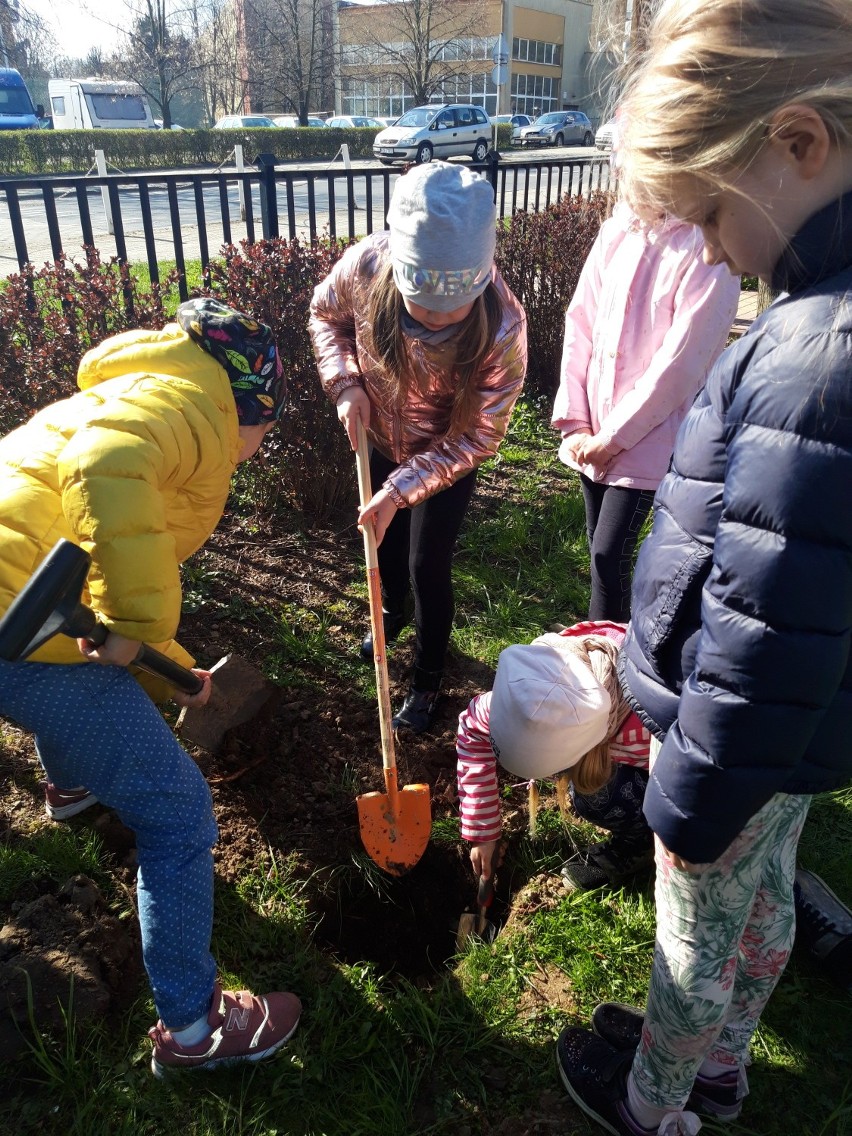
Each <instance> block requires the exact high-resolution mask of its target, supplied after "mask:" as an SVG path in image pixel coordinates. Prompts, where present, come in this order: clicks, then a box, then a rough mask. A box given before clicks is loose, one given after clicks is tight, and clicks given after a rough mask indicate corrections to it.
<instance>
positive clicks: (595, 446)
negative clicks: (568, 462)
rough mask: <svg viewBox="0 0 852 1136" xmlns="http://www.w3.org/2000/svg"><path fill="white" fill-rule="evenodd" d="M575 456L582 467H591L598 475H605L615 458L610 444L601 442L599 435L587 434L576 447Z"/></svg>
mask: <svg viewBox="0 0 852 1136" xmlns="http://www.w3.org/2000/svg"><path fill="white" fill-rule="evenodd" d="M574 455H575V457H576V459H577V461H578V462H579V463H580V464H581V465H590V466H592V467H593V468H594V469H595V470H597V472H598V473H605V472H606V468H607V466H608V465H609V463H610V462H611V461H612V459H613V457H614V456H615V455H614V454H613V452H612V449H611V448H610V444H609V443H604V442H601V440H600V439H599V438H598V436H597V435H594V436H591V435H589V434H586V435H584V436H583V439H582V441H581V442H580V444H579V445H578V446H577V447H576V449H575V451H574Z"/></svg>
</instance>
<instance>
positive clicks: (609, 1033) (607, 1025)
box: [592, 1002, 748, 1120]
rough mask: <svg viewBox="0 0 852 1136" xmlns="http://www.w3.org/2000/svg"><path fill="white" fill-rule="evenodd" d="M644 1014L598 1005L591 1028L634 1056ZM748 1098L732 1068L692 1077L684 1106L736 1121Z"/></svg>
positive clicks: (740, 1077)
mask: <svg viewBox="0 0 852 1136" xmlns="http://www.w3.org/2000/svg"><path fill="white" fill-rule="evenodd" d="M644 1022H645V1015H644V1013H643V1012H642V1011H641V1010H640V1009H639V1008H638V1007H637V1006H626V1005H625V1004H624V1003H623V1002H601V1004H600V1005H599V1006H595V1009H594V1013H593V1014H592V1029H593V1030H594V1031H595V1033H596V1034H597V1035H598V1037H600V1038H603V1040H604V1041H605V1042H607V1044H608V1045H611V1046H612V1048H613V1049H616V1050H618V1051H620V1052H622V1053H627V1052H629V1053H633V1052H634V1051H635V1049H636V1047H637V1046H638V1044H639V1042H640V1041H641V1039H642V1026H643V1025H644ZM747 1095H748V1081H747V1080H746V1073H745V1069H742V1068H738V1069H731V1071H730V1072H729V1073H723V1074H722V1075H721V1076H719V1077H704V1076H702V1075H701V1074H700V1073H699V1074H698V1076H697V1077H696V1078H695V1084H694V1085H693V1087H692V1093H691V1094H690V1097H689V1100H688V1101H687V1105H688V1107H689V1108H691V1109H693V1110H694V1111H695V1112H700V1113H703V1114H705V1115H707V1116H714V1117H715V1118H716V1119H717V1120H736V1119H737V1117H738V1116H739V1115H740V1113H741V1112H742V1110H743V1101H744V1100H745V1098H746V1096H747Z"/></svg>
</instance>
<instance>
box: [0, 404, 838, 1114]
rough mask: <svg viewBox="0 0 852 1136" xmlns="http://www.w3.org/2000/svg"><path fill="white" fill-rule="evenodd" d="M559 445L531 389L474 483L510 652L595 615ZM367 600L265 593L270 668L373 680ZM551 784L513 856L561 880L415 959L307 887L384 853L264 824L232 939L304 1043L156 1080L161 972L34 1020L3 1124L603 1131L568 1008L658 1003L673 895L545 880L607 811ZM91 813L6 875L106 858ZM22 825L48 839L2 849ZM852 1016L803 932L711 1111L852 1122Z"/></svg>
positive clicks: (221, 928)
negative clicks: (413, 973) (480, 932)
mask: <svg viewBox="0 0 852 1136" xmlns="http://www.w3.org/2000/svg"><path fill="white" fill-rule="evenodd" d="M555 453H556V445H555V437H554V435H553V433H552V432H551V431H550V430H549V428H548V427H547V424H546V422H544V421H543V420H542V417H541V415H540V414H539V413H538V412H537V411H536V410H535V408H530V407H529V406H527V405H522V406H521V407H520V408H519V411H518V413H517V414H516V415H515V417H514V419H513V424H512V428H511V431H510V436H509V439H508V444H507V447H506V448H505V449H504V450H503V451H502V452H501V457H500V458H499V459H498V462H497V463H495V464H493V465H492V466H491V467H490V468H486V469H484V470H483V471H482V474H481V483H480V492H479V493H478V494H477V495H476V496H475V497H474V503H473V507H472V512H471V517H470V520H469V523H468V524H467V525H466V527H465V531H464V534H463V537H462V541H461V547H460V550H459V553H458V556H457V560H456V570H455V581H456V591H457V602H458V614H457V617H456V630H455V632H454V640H453V641H454V646H455V648H456V649H457V650H463V651H465V652H466V653H468V654H470V655H472V656H473V657H475V658H477V659H479V660H482V661H483V662H485V663H489V664H491V665H493V664H494V663H496V660H497V656H498V654H499V651H500V650H501V649H502V648H503V647H505V646H506V645H508V644H509V643H512V642H519V641H522V640H529V639H531V638H533V637H534V636H535V635H538V634H540V633H541V632H542V631H543V630H544V629H545V628H546V627H547V625H548V623H550V622H553V621H558V622H562V623H566V624H567V623H570V622H573V621H574V620H575V619H577V618H578V617H580V616H582V614H583V613H584V612H585V610H586V605H587V602H588V554H587V551H586V544H585V528H584V514H583V506H582V499H581V495H580V493H579V490H578V489H577V487H576V483H575V480H574V479H573V478H571V477H568V476H567V475H565V474H564V472H563V471H562V469H561V468H560V467H558V466H557V463H556V457H555ZM500 463H502V471H505V470H506V469H507V468H510V469H511V471H512V475H511V476H512V484H513V487H514V489H515V492H513V494H512V500H511V501H508V500H506V499H505V497H501V495H500V494H498V493H494V494H490V493H489V489H490V488H491V479H493V478H494V476H495V470H496V469H498V468H500ZM502 471H501V472H502ZM196 559H197V558H196ZM212 571H213V570H212V569H211V567H210V565H209V564H207V563H206V562H205V561H204V559H203V558H202V559H201V560H200V561H199V562H198V563H197V564H196V565H194V566H193V569H192V571H191V572H190V574H189V575H188V576H187V577H186V581H187V585H188V589H187V590H188V592H189V593H190V594H193V595H195V596H196V599H197V602H199V603H200V604H208V605H211V606H212V605H215V603H217V602H222V601H217V600H216V595H217V594H218V591H219V586H218V585H219V583H220V581H219V580H218V579H217V578H215V577H213V576H212ZM364 600H365V590H364V583H363V573H354V574H353V583H352V586H351V589H350V591H349V593H347V595H345V596H343V597H336V598H335V599H334V600H333V602H330V603H329V604H328V605H327V606H326V607H324V608H322V609H320V610H315V609H313V608H311V607H309V606H306V605H304V606H303V605H289V606H282V607H280V608H277V609H276V608H275V607H274V605H273V604H272V603H270V602H269V601H267V600H264V601H263V603H258V605H257V608H256V609H255V610H256V614H259V615H262V617H263V618H264V619H272V620H275V621H276V644H277V646H276V649H275V651H274V652H273V653H272V654H271V655H270V656H269V657H268V658H267V659H266V661H265V665H266V667H267V671H268V673H269V674H270V676H271V677H273V678H275V679H276V680H277V681H279V682H282V683H290V684H295V683H302V684H310V683H317V682H318V681H319V678H318V677H317V676H320V675H322V673H323V671H324V670H325V669H330V668H333V669H334V670H335V672H336V673H337V674H338V675H339V674H341V673H342V674H343V675H345V677H346V681H347V682H348V683H349V684H350V685H351V688H352V689H353V690H354V691H357V692H358V693H359V694H362V695H363V697H364V698H365V699H369V700H370V702H371V703H373V702H374V701H375V690H374V686H373V684H374V675H373V672H372V670H371V668H368V667H364V666H363V665H362V664H361V663H360V662H359V661H358V659H357V656H356V655H355V654H354V652H352V650H351V643H349V644H348V646H347V648H346V650H343V649H341V648H340V647H339V642H340V638H339V631H338V630H336V628H338V627H339V626H340V625H341V624H344V625H351V624H352V622H353V613H354V612H355V611H356V607H357V611H358V612H360V613H361V614H363V613H364V612H365V606H364ZM247 618H251V616H250V615H249V614H248V613H247ZM0 737H2V734H0ZM336 777H337V782H336V784H335V786H334V788H335V790H336V791H339V792H342V793H346V794H347V795H350V796H351V795H354V794H355V793H357V792H358V791H359V790H360V789H361V788H362V786H360V785H359V784H357V783H356V781H357V779H356V778H354V777H353V775H352V770H351V768H350V767H348V766H347V765H346V764H345V763H341V765H340V769H339V771H338V772H337V774H336ZM524 792H525V788H524V787H523V786H519V787H514V788H509V789H507V795H506V799H505V804H506V806H507V808H508V807H515V806H522V805H523V796H524ZM542 795H543V803H542V807H541V809H540V812H539V817H538V827H537V832H536V835H535V836H534V837H530V836H528V835H523V836H519V837H517V838H516V841H515V843H514V844H513V846H512V850H511V860H510V862H508V863H507V865H506V868H505V871H506V872H508V873H511V877H512V883H513V887H515V886H518V887H520V886H521V885H526V884H528V885H529V886H528V887H527V888H525V892H524V894H527V893H529V894H530V895H532V894H533V893H537V892H540V893H541V894H540V895H539V897H538V898H537V899H531V900H530V902H529V904H528V905H527V906H525V907H524V908H523V909H521V910H518V911H517V912H516V913H515V915H514V917H513V920H512V924H511V926H510V927H507V928H506V929H505V930H504V931H503V932H502V933H501V934H500V936H498V938H497V939H496V941H495V942H494V943H493V944H491V945H485V944H482V943H478V942H475V941H474V942H471V943H470V944H469V945H468V946H467V947H466V948H465V950H464V951H463V952H462V953H461V954H460V955H459V956H458V957H457V958H456V960H455V961H454V963H453V964H452V966H450V967H449V968H448V969H446V970H444V971H442V972H441V973H436V974H433V975H431V976H423V978H422V979H421V980H419V981H417V982H409V981H399V980H394V979H392V978H391V977H390V976H387V975H383V974H379V973H377V972H376V968H375V967H374V966H373V965H372V964H371V963H370V962H369V961H368V960H363V961H361V962H358V963H356V964H352V963H350V964H346V963H343V962H341V961H340V960H339V959H338V958H336V957H335V955H334V953H333V951H332V950H330V949H329V948H328V946H327V945H324V946H322V945H319V941H318V936H317V934H316V918H317V917H316V916H315V915H314V914H312V912H311V908H310V906H309V904H308V903H307V895H308V892H309V890H312V891H313V894H314V896H317V895H318V896H319V897H320V898H321V899H322V900H323V902H324V903H327V904H328V905H329V906H330V907H331V909H332V910H334V908H335V906H336V907H337V908H338V910H339V911H342V910H346V911H347V912H348V913H349V914H348V916H347V917H348V918H357V911H358V902H357V901H358V897H359V896H363V897H365V899H366V898H370V899H374V898H376V897H378V898H379V899H380V900H381V901H382V902H385V901H387V902H391V890H390V888H389V884H388V879H387V877H386V876H384V875H383V873H382V872H381V871H380V870H379V869H378V868H377V867H376V865H375V864H374V863H373V862H372V860H370V859H369V857H367V856H366V854H357V855H355V856H353V858H352V861H351V863H348V864H346V865H339V866H337V867H335V868H334V869H333V870H329V871H327V872H324V873H323V874H322V878H318V877H314V878H311V879H310V880H305V879H304V878H303V877H302V876H300V875H299V873H298V870H297V863H296V862H295V861H294V860H291V859H290V858H289V857H288V856H286V855H282V854H281V852H280V851H279V850H277V849H270V848H263V847H262V846H261V847H260V848H259V851H258V852H257V854H256V855H255V856H254V858H253V862H252V863H247V864H246V865H245V870H244V872H243V873H242V875H241V876H240V877H239V878H238V879H237V880H236V881H233V882H228V881H223V880H221V879H220V880H218V881H217V890H216V919H215V924H214V943H213V949H214V953H215V954H216V957H217V958H218V959H219V961H220V964H221V967H222V970H223V972H224V975H225V977H226V979H227V981H229V982H232V983H233V984H234V985H236V986H238V987H242V986H251V987H253V988H254V989H256V990H263V989H275V988H279V989H280V988H283V989H293V990H295V991H297V992H298V994H299V995H300V997H302V999H303V1002H304V1014H303V1020H302V1025H301V1027H300V1029H299V1032H298V1033H297V1034H296V1036H295V1038H294V1039H293V1041H292V1042H291V1043H290V1044H289V1045H288V1046H287V1048H286V1049H285V1050H284V1051H283V1052H281V1053H280V1054H279V1055H278V1056H277V1057H276V1058H274V1059H273V1060H272V1061H270V1062H268V1063H265V1064H263V1063H261V1064H258V1065H256V1066H251V1067H235V1068H233V1069H229V1070H219V1071H217V1072H214V1073H209V1074H207V1073H196V1074H193V1075H186V1076H183V1077H178V1078H175V1079H173V1080H170V1081H168V1082H165V1083H159V1082H156V1081H154V1080H153V1079H152V1078H151V1076H150V1073H149V1071H148V1061H149V1057H150V1045H149V1043H148V1042H147V1040H146V1039H145V1031H146V1029H147V1028H148V1027H149V1026H150V1024H151V1023H152V1021H153V1020H154V1009H153V1005H152V1003H151V1000H150V998H149V996H148V995H147V994H146V995H145V996H143V997H141V998H140V999H139V1001H138V1002H137V1003H136V1004H135V1005H134V1006H133V1007H132V1009H131V1010H130V1012H129V1013H128V1015H127V1017H126V1018H125V1019H124V1020H122V1021H119V1022H110V1023H107V1024H104V1025H97V1026H87V1027H86V1029H85V1031H84V1032H82V1033H71V1034H69V1035H64V1036H60V1037H59V1038H57V1039H44V1038H43V1039H40V1040H36V1041H35V1042H34V1045H35V1046H36V1049H35V1051H34V1052H33V1053H32V1054H31V1055H30V1057H29V1058H28V1059H26V1060H25V1061H22V1062H21V1063H20V1064H19V1065H18V1066H17V1067H16V1068H15V1069H14V1070H12V1071H11V1075H8V1076H7V1078H6V1085H5V1094H4V1095H3V1096H2V1097H0V1118H2V1120H3V1121H4V1126H3V1131H8V1132H10V1133H14V1134H15V1136H29V1134H30V1133H32V1134H35V1133H39V1134H40V1136H42V1134H43V1136H54V1134H56V1136H59V1134H62V1136H66V1134H71V1136H125V1134H126V1136H131V1134H133V1136H162V1133H164V1132H183V1133H186V1134H188V1136H223V1134H225V1136H496V1134H497V1133H498V1132H499V1133H508V1132H519V1133H520V1132H529V1133H531V1134H532V1133H544V1132H551V1131H559V1132H560V1136H589V1134H590V1133H591V1132H592V1126H591V1125H590V1124H589V1123H588V1122H587V1121H586V1120H585V1119H583V1118H582V1117H581V1116H580V1115H579V1113H577V1112H576V1110H572V1109H570V1108H567V1107H566V1109H565V1111H564V1114H563V1113H562V1112H560V1113H559V1123H558V1126H557V1123H556V1122H555V1121H554V1119H553V1117H554V1115H556V1114H555V1106H554V1105H553V1103H552V1102H553V1100H556V1101H557V1102H558V1101H560V1100H561V1099H562V1097H563V1093H562V1089H561V1086H560V1085H559V1082H558V1078H557V1076H556V1074H555V1071H554V1068H553V1044H554V1040H555V1038H556V1036H557V1035H558V1033H559V1031H560V1030H561V1029H562V1028H563V1027H564V1026H565V1025H572V1024H574V1025H576V1024H583V1025H584V1024H587V1023H588V1021H589V1018H590V1016H591V1012H592V1010H593V1008H594V1006H595V1004H596V1003H597V1002H598V1001H600V1000H605V999H606V1000H610V999H616V1000H619V1001H624V1002H629V1003H635V1004H638V1005H642V1004H643V1003H644V999H645V996H646V993H647V986H648V975H649V972H650V967H651V959H652V954H653V938H654V904H653V895H652V893H651V890H650V888H648V887H636V888H632V889H627V888H625V889H623V890H620V891H616V892H605V891H603V890H602V891H598V892H592V893H588V894H582V893H568V892H564V891H562V890H561V889H559V888H558V887H557V888H556V889H553V888H551V889H550V891H549V892H547V894H546V895H545V889H544V887H543V886H542V887H540V886H539V885H541V884H543V882H546V881H547V880H548V878H550V877H552V875H553V874H554V873H555V872H556V871H557V870H558V867H559V864H560V862H561V861H562V860H563V859H564V858H565V857H566V856H567V855H568V854H570V852H571V850H572V847H573V846H574V845H575V844H583V843H587V842H588V841H589V840H591V839H595V838H596V832H595V830H594V829H592V828H591V826H588V825H584V824H583V823H581V822H572V823H570V824H568V825H566V824H565V823H564V822H563V820H562V819H561V817H560V815H559V812H558V810H557V809H556V808H555V806H554V804H553V800H552V796H551V794H550V790H549V787H547V786H542ZM89 836H90V834H89V833H88V832H86V831H85V830H77V831H72V830H71V829H70V828H67V827H65V826H56V827H55V828H54V827H51V829H50V830H45V832H44V833H42V832H41V830H39V832H37V833H35V834H32V838H30V834H28V835H27V840H26V842H24V841H19V842H18V844H20V849H19V848H18V847H17V845H15V847H14V848H13V847H12V844H11V843H7V845H6V846H5V847H4V846H0V889H2V888H4V887H5V888H6V889H7V894H10V893H11V894H16V892H15V889H16V888H21V887H23V888H24V889H25V888H26V886H27V881H28V880H30V881H32V880H34V879H35V878H36V877H37V876H38V875H39V873H41V874H42V877H43V876H44V875H46V876H47V878H50V879H54V878H55V879H57V880H60V879H64V878H66V876H67V874H72V873H73V872H74V871H85V872H86V873H87V874H89V875H92V876H94V878H95V879H97V880H99V882H100V881H101V880H104V879H106V880H107V881H108V880H109V865H108V864H105V863H104V862H103V859H102V854H101V852H100V849H99V848H98V846H97V845H96V844H95V843H93V844H92V845H91V846H90V845H88V844H87V840H88V839H89ZM433 839H434V840H436V841H439V842H442V843H443V842H452V843H456V842H457V841H458V825H457V822H456V821H454V820H445V819H441V820H440V821H436V823H435V825H434V829H433ZM850 845H852V789H846V790H842V791H840V792H837V793H834V794H829V795H826V796H823V797H820V798H818V799H816V800H815V801H814V802H813V805H812V808H811V815H810V818H809V820H808V822H807V824H806V826H805V831H804V835H803V838H802V843H801V849H800V863H801V864H802V865H803V866H805V867H808V868H812V869H814V870H815V871H817V872H819V873H820V874H821V875H823V876H824V877H825V879H826V880H827V881H828V882H829V884H830V885H831V886H832V887H834V888H835V889H836V890H837V891H838V893H839V894H840V895H841V896H844V897H846V898H848V897H849V879H850V872H849V866H850V857H849V848H850ZM10 849H11V850H12V851H14V852H18V851H25V852H26V853H27V856H29V857H30V859H26V858H24V859H20V860H18V861H17V865H16V861H15V860H14V858H12V857H11V856H10V857H8V858H7V859H6V860H4V859H3V854H4V853H6V852H7V851H9V850H10ZM72 852H73V855H72V854H71V853H72ZM75 857H76V858H75ZM7 871H8V874H4V873H6V872H7ZM33 873H36V875H35V876H34V875H33ZM401 917H402V916H401ZM553 979H558V980H559V981H560V982H562V983H564V985H565V987H566V989H567V991H568V996H567V997H566V998H565V999H564V1000H559V999H556V998H554V997H552V995H551V990H552V985H551V981H552V980H553ZM848 1017H849V1001H848V997H846V996H845V995H843V994H842V993H841V992H840V991H838V990H837V988H836V987H834V986H832V985H831V984H830V983H829V982H828V981H827V980H826V979H825V978H824V977H823V976H822V975H821V974H820V973H819V970H818V968H817V967H816V966H815V965H814V964H813V963H812V961H811V960H810V959H809V957H807V956H805V955H803V954H801V953H800V952H795V953H794V956H793V960H792V962H791V964H790V966H789V967H788V970H787V972H786V973H785V975H784V977H783V978H782V980H781V983H780V985H779V987H778V989H777V991H776V992H775V995H774V997H773V999H772V1000H771V1002H770V1004H769V1007H768V1010H767V1012H766V1014H765V1016H764V1018H763V1021H762V1022H761V1025H760V1028H759V1030H758V1032H757V1034H756V1036H755V1039H754V1045H753V1056H754V1065H753V1067H752V1070H751V1088H752V1093H751V1096H750V1097H749V1100H748V1103H747V1106H746V1109H745V1111H744V1114H743V1118H742V1120H741V1121H738V1122H735V1123H732V1124H727V1125H725V1126H724V1128H723V1127H722V1126H720V1125H715V1124H713V1123H710V1122H708V1123H706V1124H705V1126H704V1131H706V1132H707V1133H708V1134H714V1133H717V1134H719V1136H721V1134H722V1133H726V1134H727V1136H852V1088H851V1087H850V1084H852V1077H850V1072H849V1070H850V1068H852V1035H850V1031H849V1029H848ZM39 1046H41V1048H40V1049H39V1048H38V1047H39ZM542 1101H550V1102H551V1103H550V1104H549V1105H547V1107H545V1106H543V1105H542ZM539 1119H540V1123H539Z"/></svg>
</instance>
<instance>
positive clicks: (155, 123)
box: [154, 118, 184, 130]
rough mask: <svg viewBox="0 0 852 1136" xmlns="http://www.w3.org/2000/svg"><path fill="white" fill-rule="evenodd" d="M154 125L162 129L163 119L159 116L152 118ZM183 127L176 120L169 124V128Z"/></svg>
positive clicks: (181, 128)
mask: <svg viewBox="0 0 852 1136" xmlns="http://www.w3.org/2000/svg"><path fill="white" fill-rule="evenodd" d="M154 125H155V126H156V127H157V129H158V130H162V129H163V120H162V119H161V118H155V119H154ZM183 129H184V127H183V126H179V125H178V124H177V123H176V122H173V123H172V124H171V126H170V127H169V130H183Z"/></svg>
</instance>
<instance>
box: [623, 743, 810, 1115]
mask: <svg viewBox="0 0 852 1136" xmlns="http://www.w3.org/2000/svg"><path fill="white" fill-rule="evenodd" d="M658 752H659V743H658V742H657V743H655V742H654V741H652V743H651V762H652V763H653V761H654V758H655V757H656V754H657V753H658ZM810 801H811V798H810V797H806V796H791V795H789V794H785V793H778V794H776V795H775V796H774V797H772V799H771V800H769V801H768V802H767V803H766V804H765V805H764V806H763V808H762V809H761V810H760V811H759V812H758V813H756V814H755V815H754V816H753V817H752V818H751V820H750V821H749V823H748V824H747V825H746V827H745V828H744V829H743V830H742V832H741V833H740V834H739V836H738V837H737V838H736V839H735V840H734V842H733V843H732V844H731V845H730V847H729V848H728V849H727V850H726V851H725V852H724V853H723V855H722V856H721V857H720V858H719V859H718V860H716V861H715V862H714V863H712V864H708V865H707V867H706V868H704V870H703V871H701V872H700V873H698V874H696V875H690V874H687V873H686V872H681V871H679V870H677V869H676V868H674V867H672V865H671V862H670V860H669V858H668V856H667V854H666V853H665V851H664V850H663V847H662V845H661V844H660V841H659V840H655V845H656V862H657V883H656V897H655V898H656V905H657V941H656V945H655V948H654V965H653V970H652V972H651V988H650V990H649V993H648V1005H647V1009H646V1011H645V1026H644V1029H643V1033H642V1041H641V1043H640V1046H639V1049H638V1050H637V1052H636V1057H635V1059H634V1062H633V1069H632V1074H633V1080H634V1083H635V1086H636V1088H637V1089H638V1090H639V1093H640V1095H641V1096H642V1097H643V1098H644V1099H645V1100H646V1101H648V1103H649V1104H653V1105H656V1106H657V1107H659V1108H670V1109H676V1108H681V1107H683V1105H684V1104H685V1102H686V1100H687V1098H688V1096H689V1094H690V1091H691V1089H692V1086H693V1082H694V1080H695V1077H696V1074H697V1073H698V1069H699V1067H700V1065H701V1063H702V1061H704V1059H705V1058H710V1059H711V1060H712V1061H715V1062H718V1063H719V1064H721V1065H728V1066H730V1067H731V1068H736V1069H739V1070H742V1069H743V1068H744V1066H745V1064H746V1060H747V1057H748V1047H749V1042H750V1040H751V1036H752V1034H753V1033H754V1031H755V1029H756V1027H757V1023H758V1021H759V1020H760V1015H761V1014H762V1013H763V1008H764V1006H765V1005H766V1003H767V1001H768V1000H769V996H770V994H771V993H772V991H773V990H774V989H775V985H776V983H777V982H778V979H779V978H780V977H781V973H782V971H783V970H784V967H785V966H786V964H787V959H788V958H789V956H790V950H791V949H792V946H793V937H794V934H795V912H794V907H793V879H794V876H795V870H796V846H797V845H798V843H799V836H800V835H801V832H802V826H803V824H804V823H805V817H806V816H807V812H808V806H809V805H810ZM743 1081H744V1079H743V1078H741V1082H743ZM743 1095H744V1094H743Z"/></svg>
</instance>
